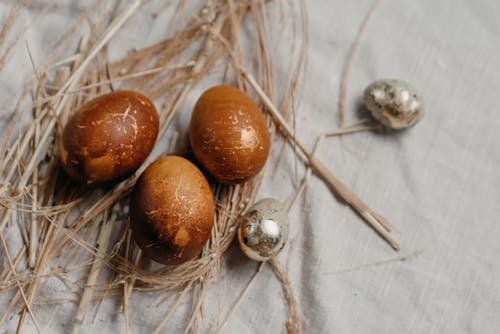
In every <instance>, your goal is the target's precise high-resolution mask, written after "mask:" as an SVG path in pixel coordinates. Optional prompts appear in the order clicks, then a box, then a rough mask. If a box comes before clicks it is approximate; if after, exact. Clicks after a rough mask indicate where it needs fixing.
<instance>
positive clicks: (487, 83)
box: [0, 0, 500, 334]
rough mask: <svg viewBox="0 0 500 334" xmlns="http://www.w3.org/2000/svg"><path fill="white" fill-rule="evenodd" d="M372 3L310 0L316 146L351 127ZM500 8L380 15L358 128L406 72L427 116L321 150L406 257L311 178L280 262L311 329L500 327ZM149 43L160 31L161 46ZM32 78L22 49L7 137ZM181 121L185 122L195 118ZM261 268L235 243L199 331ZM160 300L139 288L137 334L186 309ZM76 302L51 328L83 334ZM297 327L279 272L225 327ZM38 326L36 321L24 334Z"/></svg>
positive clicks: (49, 24)
mask: <svg viewBox="0 0 500 334" xmlns="http://www.w3.org/2000/svg"><path fill="white" fill-rule="evenodd" d="M12 3H13V1H2V3H0V14H1V15H0V17H2V18H3V19H4V18H5V17H6V16H7V13H8V11H9V10H10V6H11V5H12ZM69 3H70V2H69V1H68V2H61V3H60V4H58V5H57V6H55V7H54V8H53V9H52V10H50V11H49V12H47V13H45V14H44V17H43V18H39V19H37V21H34V22H33V24H32V25H31V26H30V27H29V28H28V30H27V31H26V33H25V39H26V41H27V42H28V44H29V47H30V50H31V52H32V54H33V58H34V60H35V62H38V61H40V62H41V60H43V59H44V56H45V55H46V54H47V52H48V50H45V49H44V48H45V47H46V45H49V44H48V42H49V41H51V40H53V37H52V34H53V32H54V31H58V30H61V29H66V27H67V26H68V23H69V22H71V20H72V19H74V18H75V17H76V16H77V14H78V13H80V11H81V10H82V8H81V7H80V6H79V5H69ZM371 4H372V1H368V0H356V1H342V0H322V1H319V0H318V1H308V2H307V9H308V21H309V22H308V23H309V34H310V35H309V49H308V64H307V70H306V73H305V77H304V81H303V86H302V90H301V92H300V99H301V100H300V105H299V106H298V108H297V109H296V112H297V114H296V121H297V137H298V138H300V140H301V141H303V142H304V144H305V145H306V146H307V147H309V148H312V147H313V144H314V142H315V140H316V138H317V136H318V135H319V134H321V133H327V132H332V131H334V130H335V129H336V128H337V124H338V123H337V122H338V118H337V117H338V116H337V103H338V91H339V85H340V78H341V73H342V69H343V66H344V64H345V59H346V56H347V54H348V52H349V48H350V46H351V43H352V41H353V39H354V38H355V36H356V33H357V30H358V28H359V25H360V23H361V21H362V20H363V18H364V16H365V14H366V12H367V11H368V9H369V8H370V6H371ZM499 13H500V2H498V1H491V0H478V1H467V0H442V1H433V0H421V1H411V0H383V1H381V3H380V5H379V6H378V7H377V9H376V10H375V11H374V13H373V17H372V18H371V20H370V21H369V22H368V24H367V27H366V31H365V34H364V35H363V37H362V39H361V42H360V45H359V49H358V50H357V53H356V54H355V57H354V59H353V63H352V68H351V71H350V76H349V78H348V83H347V95H346V110H345V111H346V121H345V123H346V125H349V124H354V123H355V122H357V121H358V120H360V119H362V118H365V117H367V114H366V111H365V110H364V109H363V108H362V96H363V91H364V89H365V87H366V86H367V85H368V84H369V83H371V82H372V81H374V80H377V79H381V78H394V79H402V80H405V81H407V82H409V83H411V84H412V85H413V86H415V87H417V88H418V89H419V91H420V92H421V94H422V95H423V97H424V99H425V103H426V113H425V115H424V117H423V119H422V120H421V121H420V123H418V124H417V125H416V126H415V127H413V128H411V129H408V130H404V131H398V132H386V133H376V132H363V133H357V134H353V135H348V136H344V137H343V138H342V139H339V138H336V137H333V138H328V139H325V140H324V141H323V143H322V145H321V147H320V149H319V150H318V152H317V154H316V157H317V158H318V159H319V160H320V161H322V162H324V163H325V164H326V165H328V166H329V168H331V170H332V171H333V172H334V173H335V174H336V175H337V176H338V177H339V178H340V179H341V180H343V181H344V182H345V183H346V184H347V185H348V186H349V187H350V188H351V189H352V190H354V191H355V192H356V193H357V194H358V195H359V196H360V197H361V198H362V199H363V200H364V201H365V202H366V203H368V205H369V206H370V207H371V208H372V209H374V210H375V211H377V212H379V213H381V214H382V215H383V216H384V217H386V218H387V220H388V221H389V223H390V224H391V227H392V231H393V234H394V235H395V236H396V238H397V239H398V240H399V242H400V243H401V250H400V251H399V252H395V251H393V250H392V249H391V248H390V247H389V246H388V245H387V244H386V243H385V242H384V241H383V240H382V239H381V238H380V237H379V236H378V235H377V234H376V233H375V232H374V231H373V230H372V229H371V228H369V227H368V226H367V225H366V224H365V223H364V222H363V221H362V220H361V219H360V218H359V217H358V216H357V215H356V214H355V213H353V211H352V210H351V209H349V208H348V207H346V206H345V205H344V204H342V203H340V202H338V201H337V200H336V199H335V198H334V196H333V195H332V194H331V192H330V191H329V190H328V188H327V187H326V186H325V185H324V184H323V182H321V181H320V180H319V179H318V178H316V177H311V179H310V181H309V183H308V186H307V188H306V191H305V193H304V195H303V196H301V197H300V198H299V201H298V202H297V203H296V204H295V205H294V207H293V208H292V210H291V212H290V241H289V243H288V244H287V246H286V247H285V249H284V251H283V252H282V253H281V254H280V255H279V257H278V259H279V261H280V263H281V265H282V267H283V268H284V270H285V271H286V272H287V273H288V275H289V278H290V281H291V283H292V287H293V290H294V293H295V295H296V297H297V300H298V302H299V305H300V312H301V315H302V316H303V319H304V321H303V330H304V332H305V333H381V334H386V333H483V334H484V333H497V332H498V330H499V328H500V279H499V277H500V260H499V255H500V224H499V217H500V168H499V166H500V147H499V144H500V130H499V129H500V113H499V112H498V108H499V99H498V95H499V93H498V92H500V57H499V55H500V43H499V42H498V41H499V39H500V21H499V20H498V14H499ZM38 14H39V9H37V10H33V12H31V13H28V14H23V16H22V18H21V19H22V20H26V22H27V23H29V22H30V20H31V19H33V18H35V17H36V16H37V15H38ZM149 14H150V13H147V11H140V12H138V14H137V15H139V16H140V15H143V16H147V15H149ZM135 20H137V19H135ZM271 24H278V23H277V22H274V23H273V22H271ZM160 27H161V25H160V23H155V25H154V26H152V27H148V26H147V25H144V26H139V27H138V26H137V25H133V26H130V25H126V26H125V27H124V28H123V29H124V32H123V34H122V35H121V36H127V38H128V43H129V44H128V45H130V47H132V46H133V45H134V43H139V42H144V43H145V44H144V43H141V45H147V41H151V42H153V41H155V40H157V39H159V38H162V37H163V36H164V35H163V31H162V29H160ZM143 36H148V38H147V40H146V41H144V40H143ZM275 52H277V53H280V52H281V53H283V54H286V52H287V50H275ZM286 65H287V63H286V62H283V63H280V62H275V66H276V67H277V69H278V72H280V71H286V69H287V68H286ZM30 73H31V65H30V63H29V58H28V56H27V53H26V48H25V45H24V43H23V41H20V42H19V43H18V45H16V47H15V49H14V50H13V54H12V55H11V57H10V58H9V63H8V65H7V66H6V67H5V69H4V70H3V71H2V73H0V77H1V80H0V85H1V92H2V93H0V102H1V103H2V106H4V108H2V109H1V110H0V116H1V120H2V129H5V126H6V122H7V119H8V114H9V113H10V112H11V111H12V108H13V106H14V104H15V101H13V100H12V96H18V92H19V91H20V87H22V82H23V79H24V78H25V77H26V76H27V75H29V74H30ZM214 84H216V82H214ZM195 98H196V95H193V96H192V97H191V98H190V99H189V100H188V102H186V104H185V105H186V108H191V107H189V103H191V105H192V103H193V102H194V101H195ZM176 124H177V125H179V126H181V125H183V126H186V124H187V119H181V120H179V121H178V122H177V123H176ZM183 131H185V130H183ZM278 150H279V148H277V149H276V150H275V152H273V159H274V160H275V159H277V156H278V155H279V154H278V153H279V152H277V151H278ZM282 159H284V160H281V162H280V167H279V169H278V170H277V171H276V172H273V169H274V168H268V170H267V172H266V175H265V179H264V184H263V186H262V188H261V190H260V192H259V195H258V197H259V198H263V197H269V196H271V197H274V198H277V199H281V200H285V199H286V198H288V196H289V195H290V193H291V192H292V190H293V184H292V179H293V175H294V171H295V166H296V164H297V166H298V171H299V176H301V175H302V174H303V172H304V168H303V166H302V165H301V163H300V161H297V160H296V159H295V157H294V155H293V154H292V153H290V152H289V151H287V153H286V154H285V156H284V158H282ZM270 163H272V162H270ZM16 234H17V233H9V234H6V237H7V239H8V241H9V242H11V243H12V242H15V241H14V240H9V238H14V236H15V235H16ZM256 266H257V263H255V262H251V261H248V260H247V259H246V258H245V257H244V256H243V255H242V254H241V252H240V251H239V249H238V248H237V246H236V245H235V244H233V245H232V246H231V247H230V249H229V250H228V253H227V255H226V257H225V263H224V266H223V268H222V271H221V275H220V277H218V278H217V279H216V280H215V281H214V282H213V283H212V285H211V286H210V291H209V294H208V296H207V299H206V302H205V305H204V310H205V311H204V312H205V314H206V316H207V319H208V320H207V325H206V327H205V328H203V329H198V331H199V332H203V333H210V332H212V331H213V329H214V321H215V320H213V319H217V318H219V320H221V319H223V318H224V316H225V314H226V312H227V311H228V309H229V308H230V307H231V305H232V304H233V303H234V301H235V298H236V297H237V296H238V295H239V293H240V292H241V291H242V289H243V288H244V287H245V285H246V284H247V282H248V280H249V279H250V277H251V276H252V274H253V272H254V270H255V269H256ZM63 289H65V287H64V285H63V283H61V282H60V281H58V280H53V281H50V282H48V283H47V286H46V287H45V288H44V289H43V290H42V291H41V292H40V293H39V294H38V295H37V296H38V297H37V298H41V299H43V298H50V297H51V296H57V292H58V291H60V290H63ZM156 297H157V296H156V295H154V294H147V293H134V294H133V296H132V298H131V300H130V306H129V307H130V333H149V332H151V331H152V330H153V329H154V328H155V327H156V325H157V324H158V322H159V321H160V320H161V318H163V316H165V315H166V314H167V312H168V307H169V306H170V305H172V304H173V302H175V298H173V299H172V300H169V301H168V302H167V303H164V304H162V305H160V306H156V305H155V301H157V299H156ZM2 303H7V301H5V299H2ZM119 304H120V302H119V301H105V302H104V303H103V304H101V306H100V307H99V309H98V310H96V309H92V310H91V311H90V312H89V315H88V316H87V320H86V324H85V328H86V329H85V331H84V332H88V333H118V332H121V333H123V332H124V331H125V327H124V326H125V325H124V319H123V314H121V313H119V307H120V305H119ZM190 307H191V304H190V302H189V298H188V299H187V300H186V301H185V302H183V303H182V304H181V307H180V309H179V310H177V312H176V313H175V314H174V316H173V317H172V319H171V320H170V321H169V322H168V324H167V326H166V327H165V328H164V329H163V332H164V333H177V332H181V333H182V332H183V331H184V328H185V326H186V316H187V314H188V310H189V308H190ZM5 308H6V306H3V307H2V309H3V310H4V309H5ZM76 308H77V305H76V304H74V303H66V304H63V305H58V306H54V305H50V306H44V305H35V306H34V307H33V309H34V312H35V314H36V315H37V317H38V321H39V323H40V324H41V325H42V329H43V330H44V332H45V333H66V332H69V331H70V329H71V327H68V326H70V324H71V321H69V319H71V318H72V317H73V316H74V314H75V312H76ZM28 318H29V317H28ZM210 319H212V320H210ZM285 321H286V310H285V306H284V302H283V292H282V290H281V286H280V283H279V282H278V280H277V279H276V277H275V275H274V273H273V272H272V270H271V268H270V266H268V265H264V267H263V269H262V272H261V273H260V274H259V275H258V276H257V278H256V279H255V281H254V282H253V284H252V285H251V287H250V288H249V291H248V292H247V294H246V296H245V298H244V299H243V300H242V302H241V303H240V305H239V306H238V308H237V309H236V310H235V312H234V314H233V316H232V317H231V319H230V320H229V322H228V323H227V326H226V327H225V333H239V334H244V333H280V332H284V326H285ZM16 324H17V320H16V317H13V318H12V320H11V321H7V322H6V323H5V324H4V325H3V328H1V329H0V332H2V333H3V332H4V331H8V332H13V331H15V328H16ZM34 331H35V329H34V326H33V323H32V321H31V320H30V319H28V320H27V322H26V325H25V327H24V332H26V333H31V332H34Z"/></svg>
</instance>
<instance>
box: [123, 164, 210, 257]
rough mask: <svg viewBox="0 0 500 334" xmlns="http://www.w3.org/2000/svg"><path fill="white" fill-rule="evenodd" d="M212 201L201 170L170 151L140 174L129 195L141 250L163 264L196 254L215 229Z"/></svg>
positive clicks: (131, 214)
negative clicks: (213, 228)
mask: <svg viewBox="0 0 500 334" xmlns="http://www.w3.org/2000/svg"><path fill="white" fill-rule="evenodd" d="M214 212H215V206H214V200H213V195H212V191H211V189H210V186H209V184H208V182H207V180H206V178H205V176H204V175H203V174H202V172H201V171H200V170H199V169H198V168H197V167H196V166H195V165H194V164H193V163H191V162H190V161H188V160H186V159H184V158H182V157H179V156H168V157H165V158H161V159H158V160H156V161H155V162H154V163H152V164H151V165H150V166H149V167H148V168H147V169H146V170H145V171H144V173H143V174H142V175H141V177H140V178H139V179H138V181H137V183H136V185H135V187H134V190H133V192H132V197H131V200H130V224H131V228H132V233H133V235H134V238H135V241H136V242H137V244H138V245H139V246H140V247H141V249H142V250H143V252H144V253H145V254H146V255H147V256H149V257H150V258H152V259H153V260H155V261H157V262H160V263H163V264H169V265H174V264H180V263H183V262H185V261H187V260H190V259H192V258H193V257H195V256H196V255H198V254H199V253H200V252H201V250H202V248H203V246H204V245H205V243H206V242H207V240H208V238H209V237H210V233H211V230H212V226H213V222H214Z"/></svg>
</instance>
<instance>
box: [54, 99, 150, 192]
mask: <svg viewBox="0 0 500 334" xmlns="http://www.w3.org/2000/svg"><path fill="white" fill-rule="evenodd" d="M158 127H159V120H158V113H157V111H156V108H155V106H154V105H153V103H152V102H151V100H150V99H149V98H147V97H146V96H144V95H142V94H140V93H138V92H134V91H116V92H112V93H109V94H105V95H101V96H99V97H97V98H95V99H93V100H91V101H89V102H88V103H86V104H85V105H83V106H82V107H81V108H80V109H78V111H76V113H75V114H74V115H73V116H72V117H71V118H70V119H69V121H68V122H67V124H66V126H65V127H64V130H63V134H62V140H61V142H60V152H61V163H62V166H63V168H64V169H65V170H66V172H67V173H68V175H69V176H70V177H71V178H72V179H74V180H75V181H77V182H80V183H84V184H92V183H105V182H112V181H118V180H121V179H124V178H126V177H128V176H130V175H131V174H132V173H133V172H134V171H135V170H136V169H137V168H139V167H140V166H141V165H142V163H143V162H144V161H145V160H146V158H147V157H148V155H149V154H150V153H151V150H152V149H153V146H154V144H155V142H156V137H157V136H158Z"/></svg>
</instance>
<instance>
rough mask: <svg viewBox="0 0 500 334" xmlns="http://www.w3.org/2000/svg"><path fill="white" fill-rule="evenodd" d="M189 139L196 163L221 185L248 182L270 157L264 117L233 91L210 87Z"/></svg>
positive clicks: (196, 111) (194, 117) (199, 104)
mask: <svg viewBox="0 0 500 334" xmlns="http://www.w3.org/2000/svg"><path fill="white" fill-rule="evenodd" d="M189 138H190V142H191V148H192V150H193V153H194V155H195V156H196V159H197V160H198V161H199V162H200V163H201V164H202V165H203V166H204V167H205V169H206V170H207V171H208V172H209V173H210V174H211V175H212V176H213V177H214V178H215V179H216V180H217V181H218V182H221V183H229V184H234V183H241V182H244V181H246V180H248V179H249V178H251V177H252V176H254V175H256V174H257V173H258V172H259V171H260V170H261V169H262V167H264V165H265V163H266V160H267V158H268V156H269V147H270V136H269V130H268V128H267V124H266V121H265V119H264V116H263V115H262V113H261V112H260V110H259V108H258V107H257V106H256V105H255V103H254V102H253V101H252V100H251V99H250V98H249V97H248V96H247V95H246V94H245V93H244V92H242V91H241V90H239V89H236V88H234V87H229V86H216V87H212V88H210V89H208V90H207V91H205V92H204V93H203V94H202V95H201V96H200V98H199V99H198V101H197V103H196V105H195V107H194V110H193V114H192V116H191V122H190V126H189Z"/></svg>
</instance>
